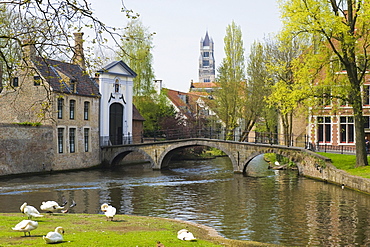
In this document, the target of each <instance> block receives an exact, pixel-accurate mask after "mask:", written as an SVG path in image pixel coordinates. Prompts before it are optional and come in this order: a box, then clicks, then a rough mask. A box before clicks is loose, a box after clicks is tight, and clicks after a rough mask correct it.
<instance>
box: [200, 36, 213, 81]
mask: <svg viewBox="0 0 370 247" xmlns="http://www.w3.org/2000/svg"><path fill="white" fill-rule="evenodd" d="M214 81H215V58H214V56H213V40H212V39H210V38H209V37H208V31H207V32H206V36H205V37H204V39H201V40H200V57H199V82H214Z"/></svg>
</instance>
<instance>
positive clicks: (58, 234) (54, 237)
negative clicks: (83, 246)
mask: <svg viewBox="0 0 370 247" xmlns="http://www.w3.org/2000/svg"><path fill="white" fill-rule="evenodd" d="M63 234H64V229H63V227H61V226H58V227H57V228H55V230H54V231H53V232H49V233H48V234H46V236H42V238H43V239H44V240H45V242H46V243H47V244H53V243H60V242H63Z"/></svg>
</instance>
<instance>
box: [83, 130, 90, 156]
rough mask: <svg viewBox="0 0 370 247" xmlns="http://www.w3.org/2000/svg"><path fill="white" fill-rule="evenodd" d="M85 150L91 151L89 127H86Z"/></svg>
mask: <svg viewBox="0 0 370 247" xmlns="http://www.w3.org/2000/svg"><path fill="white" fill-rule="evenodd" d="M84 146H85V152H89V129H84Z"/></svg>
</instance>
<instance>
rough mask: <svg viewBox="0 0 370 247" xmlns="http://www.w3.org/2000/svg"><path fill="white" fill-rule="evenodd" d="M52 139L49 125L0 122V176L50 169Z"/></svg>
mask: <svg viewBox="0 0 370 247" xmlns="http://www.w3.org/2000/svg"><path fill="white" fill-rule="evenodd" d="M52 139H53V129H52V127H50V126H39V127H31V126H21V125H17V124H0V176H1V175H9V174H20V173H33V172H43V171H46V170H50V169H51V167H52V165H53V158H54V155H53V153H54V151H53V145H52Z"/></svg>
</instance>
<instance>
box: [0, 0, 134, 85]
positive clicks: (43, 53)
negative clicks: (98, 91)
mask: <svg viewBox="0 0 370 247" xmlns="http://www.w3.org/2000/svg"><path fill="white" fill-rule="evenodd" d="M122 12H123V13H125V14H126V16H127V17H128V18H136V17H137V15H135V14H133V12H132V11H131V10H127V9H126V8H125V7H124V6H122ZM0 23H1V28H0V65H1V66H2V71H3V78H4V80H3V84H4V81H5V80H8V79H9V78H10V77H11V75H12V73H13V72H14V71H15V70H16V69H18V70H21V69H22V68H21V67H20V66H22V65H24V64H22V63H20V58H21V54H20V51H21V50H22V49H23V48H24V47H26V46H29V45H34V46H35V49H36V54H37V55H38V56H40V57H47V58H51V59H60V60H66V61H68V60H69V61H71V60H72V58H73V56H74V54H76V50H75V47H74V44H73V33H76V32H82V31H90V30H91V31H92V35H93V39H92V44H97V45H99V46H101V47H102V46H105V44H106V41H107V39H110V40H112V41H113V42H114V43H115V44H117V45H118V46H119V47H120V48H122V47H121V46H120V43H119V38H120V33H118V32H117V30H118V28H117V27H108V26H106V25H105V24H104V23H103V22H101V21H100V20H99V19H98V18H97V17H96V16H95V15H94V12H93V10H92V9H91V6H90V4H89V3H88V2H87V1H86V0H75V1H64V0H55V1H38V0H20V1H2V2H0ZM86 62H87V63H88V64H89V61H86ZM90 65H91V64H90ZM89 67H94V66H87V68H89ZM14 91H16V90H14Z"/></svg>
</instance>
